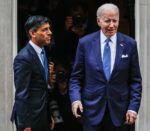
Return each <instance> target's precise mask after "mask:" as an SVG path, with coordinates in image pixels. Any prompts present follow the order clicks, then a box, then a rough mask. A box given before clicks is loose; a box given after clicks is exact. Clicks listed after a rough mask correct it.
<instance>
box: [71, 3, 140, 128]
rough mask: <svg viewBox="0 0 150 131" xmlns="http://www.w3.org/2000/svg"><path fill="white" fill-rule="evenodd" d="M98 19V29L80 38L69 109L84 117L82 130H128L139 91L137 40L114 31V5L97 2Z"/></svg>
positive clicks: (115, 24)
mask: <svg viewBox="0 0 150 131" xmlns="http://www.w3.org/2000/svg"><path fill="white" fill-rule="evenodd" d="M97 23H98V26H99V27H100V28H101V29H100V31H97V32H94V33H92V34H89V35H87V36H85V37H83V38H81V39H80V40H79V44H78V48H77V52H76V58H75V63H74V66H73V71H72V74H71V78H70V88H69V91H70V98H71V102H72V112H73V114H74V116H75V117H81V116H82V117H83V119H84V122H83V129H84V131H127V128H128V125H132V124H133V123H134V122H135V120H136V118H137V113H138V110H139V107H140V101H141V93H142V78H141V73H140V67H139V60H138V51H137V44H136V41H135V40H134V39H133V38H131V37H129V36H127V35H125V34H122V33H119V32H117V31H118V26H119V9H118V7H117V6H116V5H114V4H110V3H106V4H104V5H102V6H100V7H99V8H98V10H97Z"/></svg>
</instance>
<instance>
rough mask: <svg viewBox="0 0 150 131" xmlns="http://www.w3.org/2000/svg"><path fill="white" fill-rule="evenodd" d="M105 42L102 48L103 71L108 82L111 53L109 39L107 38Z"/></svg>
mask: <svg viewBox="0 0 150 131" xmlns="http://www.w3.org/2000/svg"><path fill="white" fill-rule="evenodd" d="M105 42H106V44H105V46H104V53H103V69H104V72H105V76H106V78H107V80H109V77H110V72H111V52H110V46H109V42H110V38H107V39H106V40H105Z"/></svg>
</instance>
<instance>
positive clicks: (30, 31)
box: [29, 30, 35, 38]
mask: <svg viewBox="0 0 150 131" xmlns="http://www.w3.org/2000/svg"><path fill="white" fill-rule="evenodd" d="M29 35H30V36H31V38H33V37H35V31H33V30H29Z"/></svg>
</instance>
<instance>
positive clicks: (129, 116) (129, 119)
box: [126, 111, 137, 125]
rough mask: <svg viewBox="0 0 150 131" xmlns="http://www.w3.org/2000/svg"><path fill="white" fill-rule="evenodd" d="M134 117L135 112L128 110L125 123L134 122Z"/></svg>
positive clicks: (135, 115)
mask: <svg viewBox="0 0 150 131" xmlns="http://www.w3.org/2000/svg"><path fill="white" fill-rule="evenodd" d="M136 119H137V114H136V113H135V112H132V111H128V112H127V113H126V124H129V125H131V124H133V123H134V122H135V120H136Z"/></svg>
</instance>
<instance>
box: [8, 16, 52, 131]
mask: <svg viewBox="0 0 150 131" xmlns="http://www.w3.org/2000/svg"><path fill="white" fill-rule="evenodd" d="M25 29H26V32H27V35H28V36H29V39H30V41H29V43H28V44H27V45H26V46H25V47H24V48H23V49H22V50H21V51H20V52H19V53H18V55H17V56H16V58H15V60H14V81H15V88H16V92H15V103H14V107H13V112H12V117H11V120H12V121H13V120H15V124H16V128H17V131H50V130H51V129H50V123H51V115H50V110H49V100H50V96H49V94H50V93H49V88H48V85H49V84H48V65H47V59H46V55H45V50H44V46H46V45H49V44H50V42H51V37H52V32H51V25H50V21H49V19H48V18H47V17H43V16H30V17H29V18H28V19H27V21H26V23H25Z"/></svg>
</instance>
